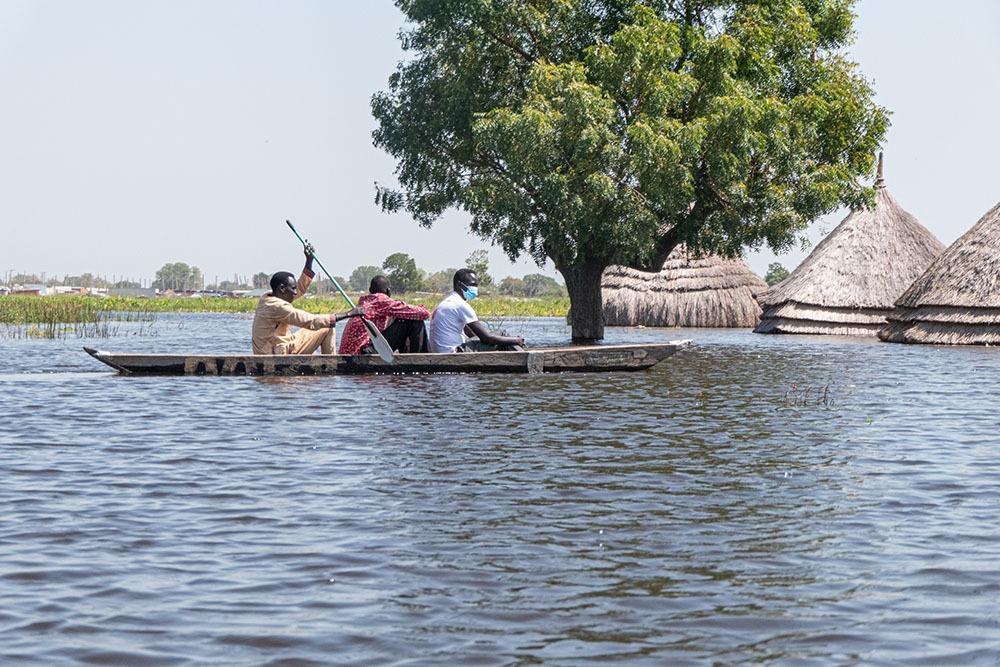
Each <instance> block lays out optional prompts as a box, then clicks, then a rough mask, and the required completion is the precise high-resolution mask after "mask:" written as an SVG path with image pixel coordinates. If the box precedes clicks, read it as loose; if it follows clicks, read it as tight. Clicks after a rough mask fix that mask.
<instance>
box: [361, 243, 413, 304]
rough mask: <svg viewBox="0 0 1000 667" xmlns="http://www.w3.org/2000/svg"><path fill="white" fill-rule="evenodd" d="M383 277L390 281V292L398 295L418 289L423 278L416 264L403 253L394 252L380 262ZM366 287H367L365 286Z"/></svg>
mask: <svg viewBox="0 0 1000 667" xmlns="http://www.w3.org/2000/svg"><path fill="white" fill-rule="evenodd" d="M382 268H383V269H385V275H386V276H387V277H388V278H389V280H390V281H392V290H393V291H394V292H399V293H400V294H402V293H405V292H412V291H413V290H416V289H420V284H421V282H422V281H423V276H422V275H421V273H420V269H418V268H417V263H416V262H415V261H414V260H413V258H412V257H410V256H409V255H407V254H406V253H405V252H394V253H393V254H391V255H389V256H388V257H386V258H385V261H384V262H382ZM366 287H367V286H366Z"/></svg>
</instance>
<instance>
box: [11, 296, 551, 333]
mask: <svg viewBox="0 0 1000 667" xmlns="http://www.w3.org/2000/svg"><path fill="white" fill-rule="evenodd" d="M353 296H354V297H355V301H357V298H358V297H360V296H361V295H360V294H355V295H353ZM441 298H442V297H441V295H436V294H412V295H411V294H408V295H404V296H403V299H404V300H406V301H407V302H409V303H415V304H420V305H422V306H426V307H427V308H430V309H433V308H434V306H436V305H437V304H438V302H439V301H440V300H441ZM295 305H296V307H298V308H302V309H303V310H307V311H309V312H311V313H335V312H341V311H344V310H347V304H346V303H345V302H344V300H343V299H342V298H341V297H340V296H339V295H336V296H334V295H322V296H306V297H303V298H301V299H297V300H296V301H295ZM256 307H257V299H249V298H235V297H206V298H201V299H192V298H166V297H163V298H152V299H143V298H135V297H118V296H112V297H89V296H44V297H39V296H4V297H0V325H3V326H2V328H0V335H4V336H6V337H8V338H65V337H68V336H77V337H81V338H83V337H87V338H108V337H111V336H117V335H120V334H121V333H122V327H121V323H123V322H139V323H140V324H141V326H140V327H139V330H138V331H130V332H131V333H138V334H143V333H149V329H150V327H151V326H152V323H153V322H154V321H155V319H156V316H155V313H252V312H253V311H254V309H255V308H256ZM473 308H475V309H476V313H477V314H478V315H479V316H480V317H482V318H493V319H498V318H499V319H500V320H501V321H504V320H506V321H511V320H518V319H520V318H525V317H565V316H566V313H567V312H568V311H569V299H568V298H566V297H540V298H518V297H507V296H487V297H483V298H480V299H476V301H475V302H474V303H473Z"/></svg>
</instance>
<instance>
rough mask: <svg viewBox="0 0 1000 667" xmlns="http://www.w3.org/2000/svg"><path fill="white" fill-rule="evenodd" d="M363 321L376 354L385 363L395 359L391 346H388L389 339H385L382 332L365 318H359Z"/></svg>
mask: <svg viewBox="0 0 1000 667" xmlns="http://www.w3.org/2000/svg"><path fill="white" fill-rule="evenodd" d="M361 321H362V322H364V325H365V328H366V329H368V335H369V336H371V339H372V345H374V346H375V351H376V352H378V356H380V357H381V358H382V361H385V362H387V363H390V364H391V363H392V362H393V361H395V359H396V357H394V356H393V354H392V348H391V347H390V346H389V341H387V340H386V339H385V336H383V335H382V332H381V331H379V330H378V327H377V326H375V325H374V324H372V323H371V322H370V321H368V320H366V319H365V318H363V317H362V318H361Z"/></svg>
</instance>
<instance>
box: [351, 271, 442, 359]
mask: <svg viewBox="0 0 1000 667" xmlns="http://www.w3.org/2000/svg"><path fill="white" fill-rule="evenodd" d="M358 306H359V307H361V308H364V310H365V319H367V320H368V321H369V322H371V323H372V324H374V325H375V326H376V327H377V328H378V330H379V331H381V332H382V335H383V336H385V340H386V342H387V343H389V347H391V348H392V351H393V352H426V351H427V336H426V335H425V334H424V320H426V319H427V318H428V317H430V316H431V314H430V312H429V311H428V310H427V309H426V308H424V307H423V306H412V305H410V304H408V303H405V302H403V301H396V300H395V299H393V298H392V290H391V285H390V284H389V279H388V278H386V277H385V276H375V277H374V278H372V281H371V283H370V284H369V285H368V294H365V295H364V296H363V297H361V299H359V300H358ZM371 343H372V339H371V336H370V335H369V334H368V330H367V329H366V328H365V325H364V324H363V323H362V322H361V320H358V319H353V320H351V321H350V322H348V323H347V326H345V327H344V337H343V338H342V339H341V340H340V354H375V348H373V347H372V344H371Z"/></svg>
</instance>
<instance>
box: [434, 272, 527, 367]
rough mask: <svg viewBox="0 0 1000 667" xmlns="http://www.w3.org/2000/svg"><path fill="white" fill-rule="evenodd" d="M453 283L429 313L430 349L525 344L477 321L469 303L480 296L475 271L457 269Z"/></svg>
mask: <svg viewBox="0 0 1000 667" xmlns="http://www.w3.org/2000/svg"><path fill="white" fill-rule="evenodd" d="M452 287H453V288H454V290H453V291H452V292H451V293H450V294H449V295H448V296H446V297H445V298H444V300H443V301H441V303H439V304H438V305H437V308H435V309H434V314H433V315H431V327H430V329H431V333H430V348H431V352H486V351H490V350H499V351H510V350H514V349H517V348H519V347H521V346H523V345H524V339H523V338H520V337H516V336H500V335H496V334H493V333H491V332H490V330H489V329H487V328H486V326H485V325H484V324H483V323H482V322H480V321H479V317H478V316H477V315H476V311H474V310H473V309H472V306H470V305H469V303H468V302H469V301H472V300H473V299H475V298H476V297H477V296H479V277H478V276H477V275H476V272H475V271H473V270H472V269H459V270H458V271H456V272H455V276H454V278H452ZM470 338H473V340H469V339H470ZM476 339H478V340H476Z"/></svg>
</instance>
